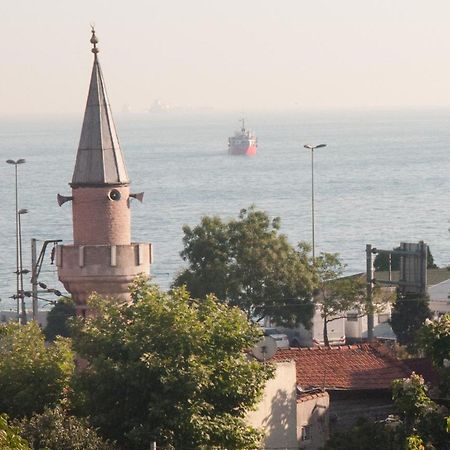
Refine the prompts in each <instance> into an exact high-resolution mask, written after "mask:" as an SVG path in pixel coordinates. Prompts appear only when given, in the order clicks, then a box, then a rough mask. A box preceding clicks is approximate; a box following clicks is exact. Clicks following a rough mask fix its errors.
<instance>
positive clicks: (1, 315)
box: [0, 310, 48, 328]
mask: <svg viewBox="0 0 450 450" xmlns="http://www.w3.org/2000/svg"><path fill="white" fill-rule="evenodd" d="M31 313H32V311H28V310H27V316H28V317H31ZM47 316H48V311H42V310H41V311H39V312H38V314H37V316H36V321H37V323H38V325H39V326H40V327H41V328H45V327H46V326H47ZM7 322H17V311H13V310H3V311H0V323H7Z"/></svg>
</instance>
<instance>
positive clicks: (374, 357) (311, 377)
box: [273, 344, 417, 390]
mask: <svg viewBox="0 0 450 450" xmlns="http://www.w3.org/2000/svg"><path fill="white" fill-rule="evenodd" d="M273 360H275V361H287V360H294V361H295V363H296V370H297V384H298V385H299V386H300V387H301V388H303V389H308V388H313V387H319V388H326V389H354V390H369V389H390V388H391V384H392V381H393V380H395V379H397V378H404V377H408V376H409V375H410V374H411V372H412V370H411V368H410V367H408V366H407V365H406V364H405V363H404V362H403V361H401V360H398V359H395V358H394V357H393V356H392V355H391V354H390V353H389V351H387V350H386V348H385V347H384V346H383V345H381V344H360V345H351V346H340V347H315V348H290V349H279V350H278V351H277V353H276V354H275V356H274V357H273ZM416 372H417V371H416Z"/></svg>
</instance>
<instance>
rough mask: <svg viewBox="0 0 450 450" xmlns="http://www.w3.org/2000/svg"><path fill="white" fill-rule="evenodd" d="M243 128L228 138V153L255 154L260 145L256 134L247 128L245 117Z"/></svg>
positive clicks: (242, 120)
mask: <svg viewBox="0 0 450 450" xmlns="http://www.w3.org/2000/svg"><path fill="white" fill-rule="evenodd" d="M241 122H242V128H241V129H240V130H239V131H236V133H235V134H234V136H231V137H230V138H228V153H229V154H230V155H249V156H251V155H255V154H256V149H257V147H258V140H257V138H256V135H255V134H254V133H253V132H252V131H250V130H246V129H245V122H244V119H241Z"/></svg>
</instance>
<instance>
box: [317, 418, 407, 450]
mask: <svg viewBox="0 0 450 450" xmlns="http://www.w3.org/2000/svg"><path fill="white" fill-rule="evenodd" d="M375 449H377V450H378V449H379V450H381V449H382V450H403V448H401V447H399V446H398V445H397V442H396V439H395V435H394V434H393V432H392V430H390V429H389V427H386V425H385V424H383V423H374V422H371V421H369V420H368V419H363V418H361V419H358V420H357V422H356V424H355V425H354V426H353V427H352V428H351V429H350V430H340V431H336V432H335V433H333V435H332V436H331V437H330V439H329V440H328V441H327V443H326V445H325V446H324V447H323V448H322V450H375Z"/></svg>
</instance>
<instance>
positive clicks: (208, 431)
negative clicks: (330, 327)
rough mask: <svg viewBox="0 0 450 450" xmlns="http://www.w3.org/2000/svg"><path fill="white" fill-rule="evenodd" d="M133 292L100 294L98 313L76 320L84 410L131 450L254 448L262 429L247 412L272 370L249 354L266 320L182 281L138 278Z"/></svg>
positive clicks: (95, 303)
mask: <svg viewBox="0 0 450 450" xmlns="http://www.w3.org/2000/svg"><path fill="white" fill-rule="evenodd" d="M131 296H132V302H131V303H130V304H118V303H112V302H110V301H106V300H102V299H100V298H98V297H97V298H96V299H94V300H92V301H93V303H92V304H91V306H92V307H95V308H96V309H97V310H98V312H99V314H98V315H97V316H96V317H92V318H89V319H87V320H85V321H81V320H80V319H78V321H77V326H76V327H75V330H76V331H75V334H74V337H73V339H74V345H75V348H76V350H77V353H78V354H79V355H80V356H81V357H82V358H84V359H85V361H86V364H87V367H86V369H85V370H83V371H82V372H81V373H80V374H79V379H78V383H77V384H76V386H77V387H76V391H77V399H75V401H76V400H78V411H79V412H81V413H82V414H85V415H89V416H90V417H91V422H92V423H93V425H94V426H96V427H99V429H100V431H101V432H102V434H103V435H104V436H106V437H108V438H110V439H112V440H115V441H117V442H118V443H119V444H120V445H121V447H122V448H125V449H142V448H146V446H148V443H149V442H152V441H157V442H158V444H159V445H162V446H169V445H172V446H173V448H175V449H182V448H198V449H202V448H212V447H215V448H222V449H229V450H231V449H247V448H248V449H250V448H251V449H253V448H257V444H258V441H259V438H260V434H259V432H258V431H257V430H255V429H253V428H252V427H249V426H248V425H247V424H246V422H245V420H244V417H245V414H246V412H247V411H248V410H249V408H252V406H253V405H255V403H256V402H257V400H258V399H259V397H260V395H261V393H262V390H263V387H264V385H265V382H266V380H267V379H269V378H270V377H271V376H272V373H273V369H272V367H271V366H270V365H263V364H261V363H259V362H257V361H254V360H251V359H249V358H248V357H247V354H246V350H248V349H249V348H252V347H253V346H254V345H255V343H256V342H257V341H258V340H259V339H260V336H261V331H260V328H259V327H257V326H256V325H252V324H250V323H249V322H248V321H247V320H246V318H245V316H244V315H243V313H242V312H241V311H240V310H239V309H238V308H229V307H228V306H226V305H223V304H220V303H218V302H217V301H216V299H215V298H213V297H212V296H207V297H206V298H205V299H202V300H193V299H191V298H190V297H189V294H188V292H187V291H186V290H185V289H184V288H178V289H175V290H174V291H173V292H169V293H163V292H161V291H159V290H158V288H157V287H155V286H153V285H149V284H147V282H146V281H145V280H142V279H141V280H137V281H136V282H135V284H134V285H133V286H132V290H131Z"/></svg>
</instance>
